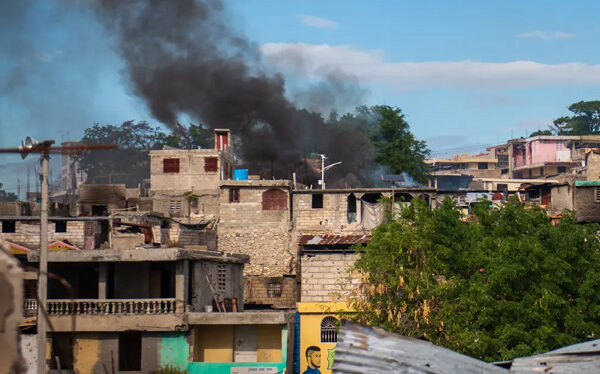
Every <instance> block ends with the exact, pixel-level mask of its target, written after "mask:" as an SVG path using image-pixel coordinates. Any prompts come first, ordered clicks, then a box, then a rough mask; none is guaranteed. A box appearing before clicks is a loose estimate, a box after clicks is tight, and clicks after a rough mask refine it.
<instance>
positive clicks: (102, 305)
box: [36, 298, 176, 316]
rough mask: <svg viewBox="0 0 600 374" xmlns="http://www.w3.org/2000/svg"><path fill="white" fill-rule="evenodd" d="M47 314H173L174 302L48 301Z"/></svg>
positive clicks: (156, 300) (174, 309)
mask: <svg viewBox="0 0 600 374" xmlns="http://www.w3.org/2000/svg"><path fill="white" fill-rule="evenodd" d="M36 306H37V305H36ZM47 312H48V315H49V316H72V315H77V316H95V315H164V314H175V312H176V300H175V299H174V298H172V299H109V300H108V299H105V300H99V299H75V300H70V299H66V300H48V302H47Z"/></svg>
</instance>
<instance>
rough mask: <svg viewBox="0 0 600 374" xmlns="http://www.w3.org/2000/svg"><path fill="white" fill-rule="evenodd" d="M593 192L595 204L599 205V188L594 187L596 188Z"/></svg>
mask: <svg viewBox="0 0 600 374" xmlns="http://www.w3.org/2000/svg"><path fill="white" fill-rule="evenodd" d="M594 192H595V194H596V202H597V203H600V187H596V188H595V189H594Z"/></svg>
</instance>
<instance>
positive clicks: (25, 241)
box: [0, 221, 85, 249]
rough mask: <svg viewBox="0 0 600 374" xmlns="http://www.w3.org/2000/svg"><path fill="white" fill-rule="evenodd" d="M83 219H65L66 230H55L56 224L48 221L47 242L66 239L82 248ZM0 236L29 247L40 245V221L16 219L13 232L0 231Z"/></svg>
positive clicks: (36, 247)
mask: <svg viewBox="0 0 600 374" xmlns="http://www.w3.org/2000/svg"><path fill="white" fill-rule="evenodd" d="M84 225H85V222H84V221H67V232H55V231H56V224H55V222H52V221H50V222H49V224H48V243H52V242H53V241H56V240H60V241H65V240H68V241H69V243H71V244H72V245H74V246H76V247H78V248H83V244H84ZM0 238H2V239H4V240H8V241H10V242H13V243H16V244H20V245H22V246H24V247H27V248H30V249H39V247H40V222H39V221H16V222H15V232H14V233H1V232H0Z"/></svg>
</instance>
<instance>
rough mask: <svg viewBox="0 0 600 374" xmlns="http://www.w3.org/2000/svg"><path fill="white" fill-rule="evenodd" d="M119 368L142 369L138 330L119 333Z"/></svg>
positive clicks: (125, 369) (127, 369)
mask: <svg viewBox="0 0 600 374" xmlns="http://www.w3.org/2000/svg"><path fill="white" fill-rule="evenodd" d="M119 370H121V371H141V370H142V336H141V334H140V333H139V332H124V333H120V334H119Z"/></svg>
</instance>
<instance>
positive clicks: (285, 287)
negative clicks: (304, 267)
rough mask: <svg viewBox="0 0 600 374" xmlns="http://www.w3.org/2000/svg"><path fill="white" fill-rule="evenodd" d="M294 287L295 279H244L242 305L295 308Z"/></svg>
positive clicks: (251, 277) (259, 277) (256, 277)
mask: <svg viewBox="0 0 600 374" xmlns="http://www.w3.org/2000/svg"><path fill="white" fill-rule="evenodd" d="M296 286H297V284H296V278H295V277H261V276H248V277H244V303H245V304H261V305H271V306H272V307H273V308H295V307H296V301H297V296H296V288H297V287H296Z"/></svg>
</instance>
